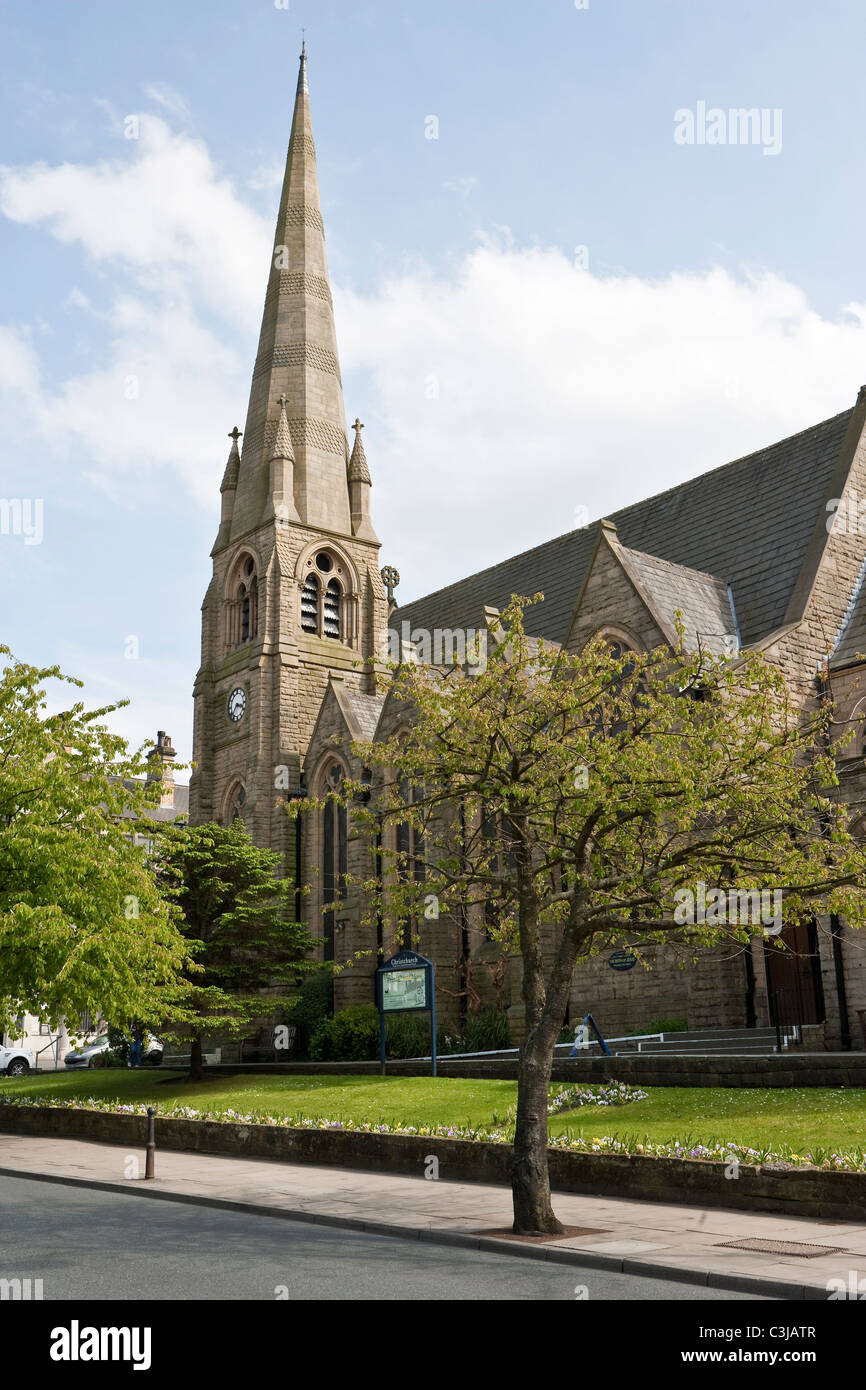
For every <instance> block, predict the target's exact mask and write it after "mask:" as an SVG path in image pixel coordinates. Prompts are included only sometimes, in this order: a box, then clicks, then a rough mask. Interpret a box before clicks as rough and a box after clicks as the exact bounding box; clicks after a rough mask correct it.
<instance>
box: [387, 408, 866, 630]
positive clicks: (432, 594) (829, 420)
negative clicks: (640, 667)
mask: <svg viewBox="0 0 866 1390" xmlns="http://www.w3.org/2000/svg"><path fill="white" fill-rule="evenodd" d="M853 410H854V406H849V407H848V408H847V409H846V410H840V411H838V412H837V414H835V415H828V416H827V417H826V419H824V420H818V421H816V423H815V424H814V425H808V426H807V427H806V428H805V429H802V430H797V431H796V432H795V433H794V434H789V435H786V437H785V438H784V439H777V440H775V441H774V442H773V443H772V444H765V445H763V446H762V447H761V448H759V449H753V450H752V452H751V453H749V454H741V455H740V457H739V458H735V459H730V460H729V461H728V462H727V463H720V464H717V465H716V467H715V468H708V469H707V470H706V471H705V472H703V473H697V474H695V476H694V477H693V478H687V479H686V480H685V481H684V482H681V483H675V484H674V485H673V486H672V487H668V488H662V490H661V492H654V493H651V494H650V496H649V497H641V498H638V500H637V501H635V502H629V503H628V504H627V505H626V506H624V507H620V508H619V510H618V511H615V512H609V513H607V514H606V516H607V518H608V519H610V520H612V521H614V522H616V519H617V518H618V517H622V516H624V515H625V513H627V512H630V511H632V510H633V509H634V508H636V507H644V506H647V505H648V504H649V503H651V502H657V501H658V500H659V499H660V498H662V497H666V496H668V495H669V494H671V493H675V492H680V491H682V489H683V488H686V487H689V486H690V485H691V484H692V483H697V482H699V481H700V480H701V479H703V478H711V477H712V476H713V475H714V474H716V473H721V472H722V471H723V470H724V469H726V468H733V467H734V466H735V465H736V464H740V463H746V462H747V461H748V460H749V459H753V458H757V456H758V455H759V454H766V453H767V452H768V451H769V450H770V449H778V448H781V447H782V445H786V444H791V443H792V441H794V440H796V439H800V438H802V436H803V435H807V434H812V433H814V431H816V430H820V429H822V428H823V427H824V426H826V425H831V424H835V423H836V422H837V421H838V420H841V419H842V418H843V416H846V415H851V413H852V412H853ZM603 519H604V518H602V517H598V518H597V519H596V520H595V521H590V522H588V523H587V525H586V526H576V527H575V528H574V529H573V530H571V531H561V532H560V533H559V535H557V536H551V537H550V538H549V540H546V541H540V542H539V543H538V545H533V546H530V547H529V549H528V550H519V551H518V552H517V554H516V555H507V556H505V558H504V559H502V560H496V561H494V562H493V564H490V565H485V566H484V567H483V569H480V570H473V572H472V573H471V574H464V575H462V576H461V577H460V578H459V579H454V580H452V581H451V583H450V584H443V585H441V587H440V588H438V589H431V590H429V591H428V592H427V593H424V594H419V595H418V597H417V598H415V599H410V600H408V602H406V603H404V604H401V605H400V608H411V607H412V606H413V605H414V604H416V603H421V602H423V601H425V600H427V599H433V598H436V597H438V595H439V594H444V593H446V592H447V591H448V590H449V589H454V588H456V587H457V586H458V585H460V584H466V583H468V582H469V580H471V579H480V578H481V577H482V576H483V575H485V574H488V573H489V572H490V571H491V570H496V569H500V568H501V567H502V565H504V564H514V563H515V562H516V561H518V560H523V559H526V558H527V557H529V556H531V555H533V554H535V553H536V552H537V551H539V550H547V548H548V547H549V546H551V545H555V544H556V543H557V542H558V541H564V540H568V539H569V537H571V536H576V535H578V534H579V533H580V532H581V531H586V532H587V533H589V532H591V531H592V530H593V528H594V527H597V526H600V525H601V522H602V520H603ZM620 544H622V542H620ZM636 553H637V552H636ZM640 553H641V554H649V553H650V552H649V551H642V552H640ZM654 558H658V559H661V558H662V557H661V556H658V557H654ZM681 568H683V569H685V568H687V566H681ZM695 573H696V574H705V573H707V571H706V570H696V571H695ZM713 577H714V578H719V577H720V576H718V575H716V576H713ZM400 608H398V609H397V612H399V611H400Z"/></svg>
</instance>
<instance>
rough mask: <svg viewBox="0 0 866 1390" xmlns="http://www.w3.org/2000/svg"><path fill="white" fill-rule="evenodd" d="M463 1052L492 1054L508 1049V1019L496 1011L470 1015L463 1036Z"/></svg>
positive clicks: (489, 1010) (509, 1041)
mask: <svg viewBox="0 0 866 1390" xmlns="http://www.w3.org/2000/svg"><path fill="white" fill-rule="evenodd" d="M463 1042H464V1048H463V1050H464V1052H494V1051H498V1050H499V1049H500V1048H503V1047H510V1045H511V1038H510V1036H509V1033H508V1019H507V1017H506V1015H505V1014H503V1013H500V1012H499V1010H498V1009H482V1010H481V1012H480V1013H477V1014H470V1015H469V1017H468V1018H467V1020H466V1029H465V1032H464V1034H463Z"/></svg>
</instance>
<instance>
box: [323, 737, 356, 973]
mask: <svg viewBox="0 0 866 1390" xmlns="http://www.w3.org/2000/svg"><path fill="white" fill-rule="evenodd" d="M342 785H343V769H342V767H341V765H340V764H339V763H338V762H333V763H330V764H329V766H328V767H327V768H326V769H325V776H324V785H323V793H324V795H325V796H326V797H328V793H331V796H330V797H328V799H327V800H326V801H325V804H324V806H323V807H322V905H323V907H324V908H325V909H326V910H325V913H324V929H325V960H333V959H334V928H335V916H334V910H333V908H329V906H328V905H329V904H331V903H336V902H337V901H338V900H339V898H341V897H342V894H343V890H344V886H345V881H346V874H347V872H348V843H349V835H348V821H347V815H346V807H345V805H343V804H342V803H341V802H339V801H338V800H336V797H337V796H338V795H339V793H340V790H341V788H342Z"/></svg>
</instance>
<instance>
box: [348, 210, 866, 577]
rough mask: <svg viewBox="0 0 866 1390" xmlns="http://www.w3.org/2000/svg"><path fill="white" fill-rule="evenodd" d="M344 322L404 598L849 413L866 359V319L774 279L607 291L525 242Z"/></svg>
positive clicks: (619, 285) (381, 298)
mask: <svg viewBox="0 0 866 1390" xmlns="http://www.w3.org/2000/svg"><path fill="white" fill-rule="evenodd" d="M337 309H338V332H339V333H340V338H341V343H342V348H343V360H344V365H345V366H346V367H349V368H361V369H363V370H364V371H365V372H366V373H367V376H368V378H370V379H372V382H373V397H374V398H373V400H372V402H371V401H366V402H365V401H361V402H360V403H359V404H360V406H361V408H362V413H363V411H366V418H367V421H368V428H367V431H366V436H365V443H366V448H367V456H368V458H369V460H370V464H371V468H372V469H373V480H374V484H378V485H379V486H378V487H377V488H376V489H375V491H374V497H373V505H374V518H375V522H376V527H377V530H378V532H379V535H380V536H382V537H383V539H384V541H385V546H384V550H385V551H386V552H387V559H388V560H390V561H396V563H397V564H398V567H399V568H400V569H401V572H402V575H403V593H402V594H401V596H402V597H403V598H404V600H406V599H408V598H410V597H411V596H414V595H417V594H418V593H423V592H425V591H426V590H429V589H432V588H435V587H438V586H439V585H441V584H444V583H448V582H449V581H451V580H453V579H457V578H460V577H461V576H463V575H465V574H469V573H472V572H473V571H474V570H476V569H480V568H482V567H483V566H485V565H487V564H491V563H494V562H495V561H497V560H499V559H502V558H504V557H506V556H507V555H509V554H514V553H516V552H518V551H520V550H524V549H527V548H529V547H530V546H532V545H534V544H537V543H539V542H541V541H543V540H544V539H546V538H547V537H550V536H553V535H556V534H559V533H561V532H563V531H567V530H569V529H571V528H572V527H573V526H574V525H575V524H576V523H575V520H574V515H575V508H577V507H585V508H586V509H587V514H588V516H589V518H590V519H593V518H595V517H598V516H600V515H603V514H605V513H608V512H612V511H614V510H615V509H616V508H618V507H620V506H622V505H624V504H625V503H627V502H630V501H633V500H636V499H637V498H640V497H645V496H649V495H651V494H652V493H654V492H657V491H660V490H662V489H664V488H666V487H669V486H672V485H675V484H676V483H678V482H680V481H683V480H684V479H686V478H690V477H693V476H695V475H696V474H698V473H700V472H703V471H704V470H705V469H707V468H710V467H714V466H716V465H717V464H721V463H725V462H727V461H729V460H730V459H733V458H736V457H738V456H739V455H741V454H744V453H748V452H750V451H751V450H753V449H756V448H759V447H761V446H762V445H764V444H767V443H771V442H773V441H774V440H776V439H780V438H783V437H784V436H786V435H788V434H792V433H795V432H796V431H797V430H799V429H802V428H804V427H806V426H807V425H810V424H813V423H815V422H816V421H818V420H821V419H823V418H825V417H827V416H829V415H832V414H835V413H836V412H838V411H839V410H843V409H845V408H846V407H847V406H848V405H850V404H852V403H853V400H854V396H855V394H856V389H857V386H858V383H859V378H860V374H861V371H862V368H861V363H862V362H863V360H864V355H866V326H864V315H866V308H864V307H863V306H859V305H849V306H847V307H846V315H845V316H844V317H843V318H842V319H841V320H840V321H838V322H831V321H828V320H826V319H822V318H821V316H820V315H818V314H817V313H815V312H814V311H813V310H812V309H810V307H809V304H808V302H807V300H806V298H805V296H804V294H803V293H802V291H800V290H799V289H798V288H797V287H796V286H794V285H792V284H790V283H786V282H785V281H784V280H781V279H780V278H779V277H777V276H775V275H773V274H772V273H760V274H753V275H744V276H742V277H741V278H735V277H734V276H733V275H731V274H729V273H728V272H727V271H723V270H713V271H710V272H709V273H694V274H689V273H676V274H672V275H670V276H668V277H666V278H664V279H661V280H658V281H646V280H641V279H639V278H637V277H635V276H600V275H594V274H591V273H590V272H589V271H586V270H581V269H579V268H578V267H576V266H575V265H573V264H572V262H571V261H569V259H568V258H567V257H566V256H565V255H563V254H562V252H560V251H558V250H551V249H544V248H530V249H526V248H519V247H516V246H514V244H513V242H512V241H511V238H510V236H508V235H506V236H504V237H502V238H501V239H500V240H499V241H498V242H496V241H492V240H490V239H489V238H486V239H485V241H484V243H483V244H482V245H481V246H480V247H479V248H478V249H477V250H475V251H474V252H473V253H471V254H469V255H467V256H466V257H465V259H464V261H463V262H462V264H461V265H460V266H459V267H458V269H457V271H456V273H454V274H453V275H449V276H448V277H443V276H438V275H434V274H432V273H430V272H428V273H423V272H422V271H419V269H418V267H417V266H413V267H411V269H409V270H407V271H406V272H404V273H402V274H400V275H397V276H396V277H394V278H392V279H391V280H390V281H389V282H388V283H387V284H385V285H383V286H382V287H381V290H380V291H379V292H378V293H377V294H375V295H373V296H359V295H356V294H344V295H342V296H340V297H339V300H338V306H337ZM371 406H372V409H371ZM354 408H355V406H354V402H353V403H352V404H351V406H350V409H354Z"/></svg>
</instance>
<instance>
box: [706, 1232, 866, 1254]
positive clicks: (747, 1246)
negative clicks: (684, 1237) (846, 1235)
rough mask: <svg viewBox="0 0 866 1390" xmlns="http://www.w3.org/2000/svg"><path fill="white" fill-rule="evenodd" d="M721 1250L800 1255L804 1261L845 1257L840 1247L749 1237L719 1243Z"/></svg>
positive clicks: (802, 1241)
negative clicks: (830, 1256)
mask: <svg viewBox="0 0 866 1390" xmlns="http://www.w3.org/2000/svg"><path fill="white" fill-rule="evenodd" d="M718 1249H720V1250H759V1251H761V1252H762V1253H763V1254H765V1255H799V1256H800V1259H802V1260H815V1259H817V1258H818V1256H819V1255H844V1254H845V1251H844V1250H842V1249H841V1248H840V1247H839V1246H838V1245H809V1244H808V1243H807V1242H806V1241H804V1240H760V1239H759V1238H758V1237H757V1236H749V1237H748V1239H746V1240H722V1241H719V1244H718Z"/></svg>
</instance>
